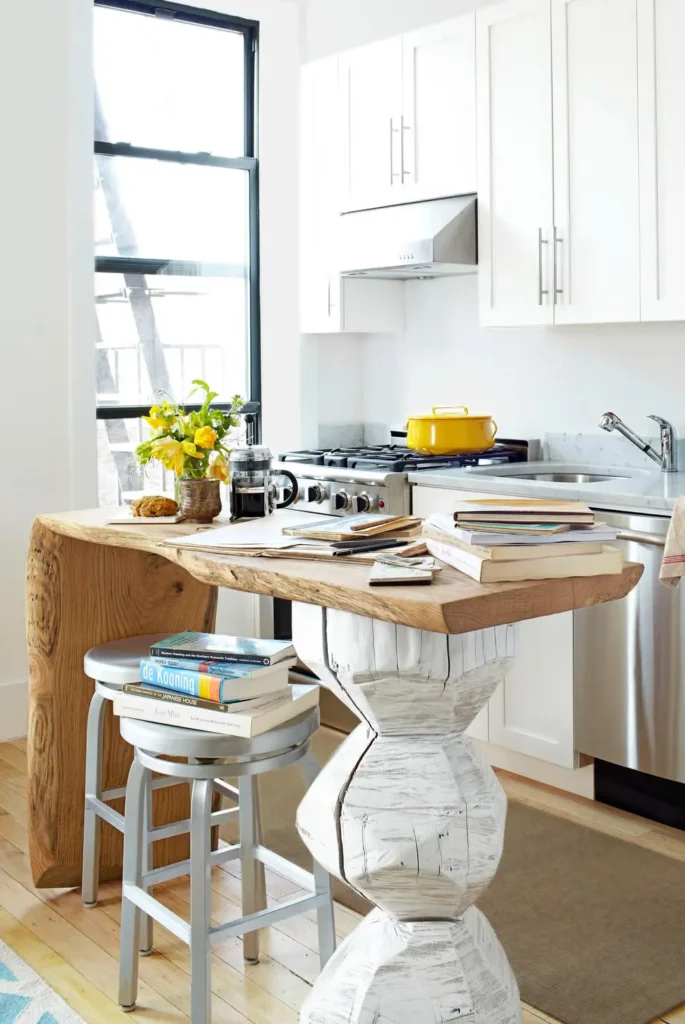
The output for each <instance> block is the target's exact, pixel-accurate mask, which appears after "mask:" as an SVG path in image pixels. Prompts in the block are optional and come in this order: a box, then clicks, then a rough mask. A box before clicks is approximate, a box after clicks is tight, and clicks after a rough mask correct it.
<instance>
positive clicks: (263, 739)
mask: <svg viewBox="0 0 685 1024" xmlns="http://www.w3.org/2000/svg"><path fill="white" fill-rule="evenodd" d="M119 725H120V729H121V735H122V737H123V738H124V739H125V740H126V741H127V743H130V744H131V746H132V747H136V748H137V749H139V750H146V751H154V753H155V754H161V755H165V756H167V757H192V758H211V759H213V758H224V757H226V758H229V757H243V756H247V755H249V756H250V757H253V756H256V755H260V754H273V753H277V752H279V751H281V750H287V749H288V748H289V747H294V746H299V744H301V743H304V742H305V741H306V740H308V739H309V737H310V736H311V735H312V734H313V733H314V732H316V730H317V728H318V726H319V709H318V707H316V708H311V710H309V711H305V713H304V714H302V715H298V717H297V718H293V719H292V720H291V721H289V722H285V723H284V724H283V725H279V726H277V727H276V728H275V729H270V730H269V731H268V732H265V733H262V734H261V735H259V736H252V737H249V738H248V737H245V736H225V735H221V734H219V733H215V732H201V731H200V730H199V729H198V730H196V729H183V728H179V727H178V726H175V725H164V724H162V723H161V722H143V721H140V720H138V719H137V718H125V717H123V716H122V718H121V719H120V723H119Z"/></svg>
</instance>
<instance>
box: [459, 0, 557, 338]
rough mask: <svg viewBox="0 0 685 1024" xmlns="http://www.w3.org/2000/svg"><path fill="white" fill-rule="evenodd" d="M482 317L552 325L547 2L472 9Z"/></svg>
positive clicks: (490, 321)
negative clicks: (474, 35) (475, 84)
mask: <svg viewBox="0 0 685 1024" xmlns="http://www.w3.org/2000/svg"><path fill="white" fill-rule="evenodd" d="M476 66H477V82H478V88H477V104H478V248H479V260H478V262H479V268H478V274H479V287H480V314H481V322H482V323H483V324H485V325H491V326H511V325H513V326H527V325H529V324H548V323H552V321H553V315H554V310H553V296H552V294H551V288H552V252H551V250H552V244H551V243H552V223H553V192H552V187H553V169H552V66H551V52H550V7H549V0H508V2H506V3H503V4H499V5H498V6H496V7H488V8H485V9H484V10H482V11H478V12H477V14H476Z"/></svg>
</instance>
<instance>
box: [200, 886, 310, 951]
mask: <svg viewBox="0 0 685 1024" xmlns="http://www.w3.org/2000/svg"><path fill="white" fill-rule="evenodd" d="M329 899H330V897H329V896H328V894H327V893H319V894H315V895H313V896H298V897H297V899H293V900H288V902H287V903H281V904H279V906H277V907H269V908H267V909H266V910H258V911H257V912H256V913H254V914H246V915H245V917H237V918H236V919H235V921H229V922H228V923H227V924H220V925H218V926H217V927H216V928H211V929H210V932H209V939H210V942H211V943H212V945H214V944H215V943H217V942H224V941H225V939H230V938H233V937H234V936H236V935H244V934H245V933H246V932H254V931H257V929H258V928H266V927H267V926H269V925H273V924H276V922H277V921H284V920H285V918H287V917H293V916H294V915H295V914H304V913H306V912H307V911H308V910H316V908H317V907H321V906H323V904H324V903H326V902H328V900H329Z"/></svg>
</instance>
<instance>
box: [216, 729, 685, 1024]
mask: <svg viewBox="0 0 685 1024" xmlns="http://www.w3.org/2000/svg"><path fill="white" fill-rule="evenodd" d="M340 739H341V737H340V735H339V734H335V733H332V732H330V731H329V730H323V729H322V730H320V731H319V733H318V734H317V736H316V737H315V753H316V754H317V757H318V758H319V760H320V761H322V762H323V761H325V760H327V759H328V757H330V755H331V754H332V753H333V750H334V749H335V747H336V746H338V744H339V742H340ZM259 783H260V798H261V812H262V823H263V825H262V827H263V841H264V842H265V844H266V845H267V846H270V847H271V848H272V849H274V850H276V851H277V852H278V853H280V854H282V855H283V856H286V857H288V858H290V859H291V860H294V861H296V862H297V863H299V864H301V865H304V866H307V867H308V866H309V865H310V863H311V861H310V858H309V854H308V853H307V851H306V849H305V847H304V846H303V845H302V843H301V842H300V839H299V837H298V836H297V833H296V831H295V827H294V820H295V809H296V807H297V804H298V803H299V801H300V799H301V798H302V795H303V794H304V783H303V782H302V780H301V776H300V773H299V771H298V770H297V769H296V768H294V767H293V768H287V769H284V770H282V771H279V772H273V773H270V774H268V775H266V776H262V777H261V778H260V780H259ZM223 833H224V830H222V834H223ZM226 838H227V839H234V838H235V837H234V836H232V835H231V834H230V833H227V834H226ZM335 896H336V899H338V900H339V901H340V902H341V903H344V904H345V905H347V906H349V907H351V908H352V909H354V910H358V911H360V912H361V913H366V912H367V911H368V910H369V909H370V905H369V904H367V903H366V901H364V900H362V899H361V898H360V897H359V896H358V895H357V894H356V893H354V892H352V890H350V889H349V888H348V887H347V886H345V885H344V884H342V883H336V888H335ZM479 906H480V907H481V909H482V910H483V911H484V913H485V914H486V915H487V917H488V918H489V919H490V921H491V922H492V924H493V926H494V928H495V931H496V932H497V934H498V935H499V938H500V940H501V942H502V944H503V946H504V948H505V949H506V951H507V955H508V957H509V960H510V961H511V964H512V967H513V968H514V972H515V974H516V977H517V979H518V983H519V988H520V990H521V998H522V999H523V1001H524V1002H526V1003H529V1004H530V1005H531V1006H535V1007H537V1008H538V1009H540V1010H543V1011H544V1012H545V1013H547V1014H549V1015H550V1016H552V1017H555V1018H556V1019H557V1020H560V1021H563V1022H564V1024H651V1022H652V1021H654V1020H655V1019H656V1018H658V1017H660V1016H663V1015H664V1014H666V1013H667V1012H668V1011H669V1010H671V1009H673V1008H674V1007H676V1006H679V1005H681V1004H682V1003H685V864H683V863H681V862H679V861H676V860H672V859H670V858H668V857H664V856H661V855H660V854H656V853H652V852H651V851H648V850H643V849H641V848H640V847H638V846H634V845H633V844H631V843H627V842H623V841H622V840H620V839H614V838H613V837H611V836H606V835H604V834H602V833H600V832H595V831H594V830H592V829H588V828H585V827H583V826H581V825H576V824H574V823H573V822H569V821H566V820H564V819H562V818H557V817H554V816H553V815H551V814H545V813H543V812H541V811H536V810H534V809H532V808H529V807H526V806H523V805H522V804H517V803H510V805H509V813H508V818H507V835H506V843H505V852H504V856H503V858H502V863H501V867H500V871H499V873H498V875H497V877H496V878H495V880H494V882H493V883H492V885H491V887H490V888H489V889H488V891H487V893H486V894H485V896H484V897H483V898H482V899H481V900H480V902H479Z"/></svg>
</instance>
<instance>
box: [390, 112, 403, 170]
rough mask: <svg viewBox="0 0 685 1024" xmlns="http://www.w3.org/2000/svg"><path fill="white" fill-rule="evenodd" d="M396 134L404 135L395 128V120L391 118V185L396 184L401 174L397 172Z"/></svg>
mask: <svg viewBox="0 0 685 1024" xmlns="http://www.w3.org/2000/svg"><path fill="white" fill-rule="evenodd" d="M395 132H398V133H399V134H400V135H401V134H402V133H401V132H400V130H399V128H395V124H394V121H393V118H392V117H391V118H390V184H391V185H394V184H395V178H399V177H400V172H399V171H396V170H395V140H394V138H393V136H394V135H395Z"/></svg>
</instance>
